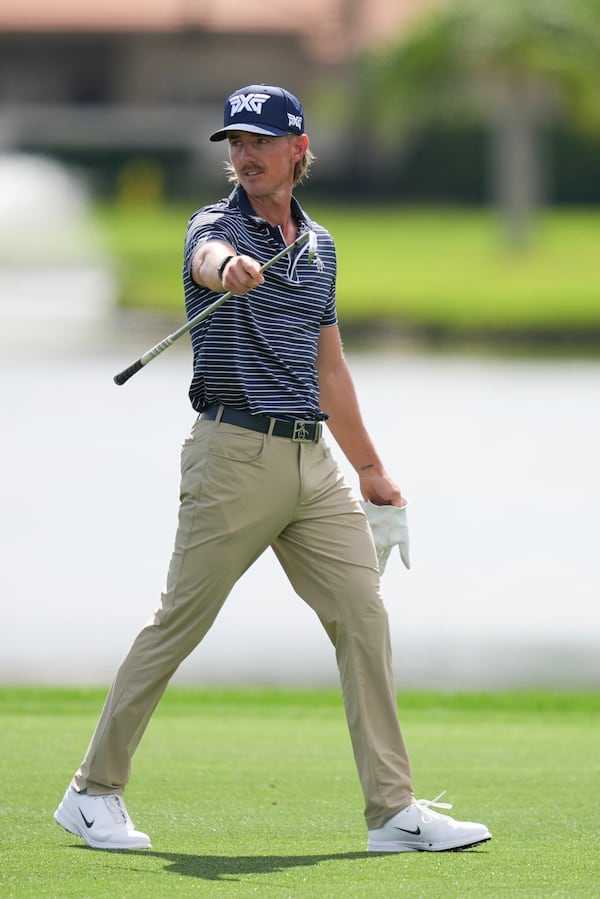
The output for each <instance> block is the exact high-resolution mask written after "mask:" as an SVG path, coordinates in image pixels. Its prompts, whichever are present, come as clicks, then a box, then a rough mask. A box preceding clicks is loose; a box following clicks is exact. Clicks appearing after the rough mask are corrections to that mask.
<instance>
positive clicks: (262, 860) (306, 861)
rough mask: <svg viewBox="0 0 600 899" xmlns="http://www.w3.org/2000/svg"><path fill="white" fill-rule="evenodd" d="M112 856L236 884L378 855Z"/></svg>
mask: <svg viewBox="0 0 600 899" xmlns="http://www.w3.org/2000/svg"><path fill="white" fill-rule="evenodd" d="M79 848H81V849H86V848H87V847H84V846H81V847H79ZM111 854H114V855H117V854H118V855H127V856H129V857H134V858H137V859H141V858H148V857H151V858H162V859H164V861H165V862H166V865H165V869H164V870H165V872H167V873H169V874H178V875H179V876H183V877H201V878H202V879H204V880H213V881H218V880H234V881H235V880H239V879H240V878H241V877H242V876H243V875H246V874H274V873H276V872H277V871H285V870H286V869H287V868H299V867H313V866H314V865H318V864H319V862H327V861H342V860H347V861H350V860H352V859H359V858H373V857H375V855H379V853H372V852H337V853H330V854H326V855H191V854H190V855H186V854H184V853H182V852H154V851H153V850H152V849H139V850H136V849H123V850H120V849H113V850H111Z"/></svg>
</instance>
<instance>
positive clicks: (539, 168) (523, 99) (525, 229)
mask: <svg viewBox="0 0 600 899" xmlns="http://www.w3.org/2000/svg"><path fill="white" fill-rule="evenodd" d="M503 87H504V89H503V90H502V92H501V94H500V95H497V99H498V100H499V102H497V103H495V104H494V107H495V108H494V109H493V110H492V113H491V114H492V131H491V140H492V147H491V191H492V200H493V203H494V205H495V207H496V209H497V211H498V215H499V217H500V221H501V225H502V230H503V238H504V241H505V243H506V244H507V246H508V247H509V249H511V250H516V251H523V250H526V249H527V247H528V246H529V244H530V241H531V237H532V232H533V226H534V222H535V218H536V216H537V213H538V211H539V208H540V206H541V203H542V200H543V193H544V191H543V184H544V180H545V179H544V177H543V162H542V150H541V140H540V103H539V101H540V97H539V95H538V93H537V91H536V89H535V86H533V85H531V84H528V83H527V80H526V79H515V80H513V81H511V82H509V81H506V82H505V83H504V85H503Z"/></svg>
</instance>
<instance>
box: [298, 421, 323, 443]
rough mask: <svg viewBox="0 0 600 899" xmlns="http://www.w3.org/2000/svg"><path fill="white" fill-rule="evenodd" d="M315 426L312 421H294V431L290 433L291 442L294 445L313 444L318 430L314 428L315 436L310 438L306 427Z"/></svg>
mask: <svg viewBox="0 0 600 899" xmlns="http://www.w3.org/2000/svg"><path fill="white" fill-rule="evenodd" d="M312 424H316V423H315V422H312V421H305V420H304V419H302V418H296V419H295V420H294V430H293V431H292V440H293V441H294V443H315V442H316V440H318V436H317V435H318V428H315V432H316V433H315V436H314V437H311V436H310V431H309V429H308V425H312Z"/></svg>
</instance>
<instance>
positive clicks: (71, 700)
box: [0, 688, 600, 899]
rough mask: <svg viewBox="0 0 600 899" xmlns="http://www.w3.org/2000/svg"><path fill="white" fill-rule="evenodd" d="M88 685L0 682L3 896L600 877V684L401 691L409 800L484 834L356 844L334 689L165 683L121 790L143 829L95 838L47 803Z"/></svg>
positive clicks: (75, 742)
mask: <svg viewBox="0 0 600 899" xmlns="http://www.w3.org/2000/svg"><path fill="white" fill-rule="evenodd" d="M103 697H104V691H103V690H55V689H39V690H36V689H19V688H5V689H0V729H1V731H0V732H1V734H2V737H1V741H2V753H1V754H0V765H1V766H2V794H1V800H0V811H1V820H0V841H1V847H2V849H1V863H0V895H2V896H7V897H26V896H27V897H36V899H37V897H54V899H63V897H65V899H66V897H109V896H110V897H168V896H218V897H221V896H250V895H252V896H278V897H345V896H357V897H395V896H400V895H403V894H406V895H410V896H412V897H442V896H443V897H448V896H452V897H467V896H469V897H485V896H502V897H510V896H520V897H525V896H539V897H549V896H556V897H565V899H571V897H591V896H596V895H598V893H599V892H600V860H599V853H598V846H597V831H598V824H597V803H596V801H595V798H594V797H595V796H596V795H597V789H598V775H599V769H600V751H599V750H600V739H599V737H600V731H599V727H598V712H599V711H600V694H598V693H597V692H594V693H580V694H566V693H549V692H548V693H546V692H538V693H532V692H525V693H513V694H505V693H493V694H486V695H484V694H481V695H480V694H477V695H475V694H473V695H471V694H468V695H441V694H435V695H432V694H425V693H422V694H421V693H411V694H402V693H401V694H400V695H399V697H398V704H399V709H400V719H401V722H402V725H403V729H404V732H405V736H406V739H407V742H408V745H409V749H410V752H411V756H412V763H413V768H414V774H415V781H416V786H417V795H418V797H419V798H421V797H424V798H429V799H431V798H433V797H434V796H435V795H437V794H438V793H440V792H441V791H442V790H444V789H446V790H447V795H446V796H445V797H444V799H447V800H448V801H450V802H453V803H454V809H453V812H452V814H453V815H455V816H456V817H457V818H464V819H470V820H476V821H478V820H479V821H483V822H485V823H486V824H487V825H488V826H489V828H490V830H491V831H492V834H493V837H494V838H493V840H492V841H491V842H490V843H486V844H484V845H482V846H480V847H478V848H476V849H473V850H470V851H467V852H458V853H437V854H428V853H405V854H401V855H378V854H367V853H366V852H365V851H364V850H365V844H366V832H365V828H364V823H363V820H362V797H361V795H360V790H359V785H358V778H357V775H356V772H355V769H354V763H353V759H352V756H351V750H350V742H349V738H348V734H347V730H346V723H345V719H344V714H343V709H342V704H341V699H340V697H339V695H338V694H337V693H336V692H332V691H301V690H296V691H294V690H266V689H265V690H237V691H234V690H227V691H219V690H185V689H181V688H176V689H175V688H174V689H170V690H169V691H167V694H166V696H165V698H164V699H163V701H162V703H161V705H160V706H159V708H158V711H157V712H156V714H155V716H154V718H153V719H152V721H151V723H150V726H149V728H148V731H147V733H146V736H145V738H144V740H143V742H142V744H141V747H140V749H139V750H138V753H137V755H136V757H135V760H134V776H133V778H132V781H131V784H130V787H129V790H128V793H127V801H128V807H129V811H130V813H131V815H132V817H133V819H134V821H135V823H136V824H137V825H138V826H139V827H140V828H141V829H142V830H145V831H146V832H147V833H149V834H150V836H151V838H152V843H153V848H152V849H151V850H147V851H138V852H95V851H93V850H90V849H87V848H85V847H84V844H83V843H82V841H80V840H78V839H76V838H75V837H73V836H71V835H70V834H68V833H66V832H65V831H63V830H62V829H61V828H59V827H58V826H57V825H56V824H55V823H54V821H53V819H52V813H53V811H54V808H55V807H56V805H57V803H58V801H59V800H60V798H61V796H62V794H63V792H64V789H65V787H66V785H67V783H68V780H69V779H70V776H71V774H72V772H73V770H74V769H75V768H76V767H77V765H78V763H79V761H80V759H81V756H82V754H83V751H84V750H85V747H86V745H87V742H88V740H89V737H90V735H91V730H92V728H93V726H94V724H95V721H96V717H97V715H98V713H99V710H100V705H101V702H102V700H103Z"/></svg>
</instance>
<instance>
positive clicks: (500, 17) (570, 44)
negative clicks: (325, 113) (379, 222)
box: [365, 0, 600, 129]
mask: <svg viewBox="0 0 600 899" xmlns="http://www.w3.org/2000/svg"><path fill="white" fill-rule="evenodd" d="M599 34H600V4H599V3H598V2H597V0H543V2H540V0H487V2H485V3H482V2H480V0H451V2H448V3H443V4H440V5H439V6H434V7H433V9H432V10H431V11H430V12H428V13H424V14H422V15H419V16H418V17H417V18H416V19H415V21H414V25H413V26H412V28H410V29H409V30H408V31H407V32H406V31H403V32H402V33H401V34H400V35H399V36H398V37H392V38H391V39H390V40H389V41H388V42H387V43H386V44H385V45H383V46H381V47H378V48H376V49H374V50H372V51H370V52H369V54H368V55H367V57H366V58H365V71H366V77H367V83H368V85H369V94H370V96H371V98H372V100H373V102H375V103H377V106H378V108H379V111H380V117H381V120H382V121H383V122H384V123H385V124H384V127H387V128H388V129H389V127H390V124H393V123H394V122H395V123H396V124H398V123H399V122H404V123H405V124H406V123H410V122H412V123H415V122H416V123H419V122H422V121H423V120H424V119H427V118H430V119H439V118H443V117H446V118H448V117H450V118H451V117H453V116H455V115H456V113H457V111H459V110H461V111H462V112H463V114H464V112H465V110H466V109H467V108H469V106H471V105H472V104H473V102H474V103H475V106H476V108H477V109H478V110H479V112H480V114H481V115H483V116H484V117H485V116H486V115H487V110H488V108H489V107H490V106H493V105H494V95H495V94H496V93H497V92H498V89H499V87H501V86H502V85H503V84H504V83H506V82H512V83H513V84H514V83H515V82H521V83H522V85H523V89H527V86H528V84H529V85H531V84H532V82H535V83H536V84H537V89H538V90H545V94H546V98H545V102H546V103H549V104H551V103H552V102H553V101H556V100H557V99H558V98H561V99H562V100H563V101H564V104H563V105H564V108H565V110H566V112H567V113H568V114H570V115H571V116H572V118H573V119H574V120H575V121H576V122H578V123H579V125H581V126H582V127H594V126H595V127H600V109H599V99H600V80H599V79H600V41H599V39H598V35H599Z"/></svg>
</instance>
